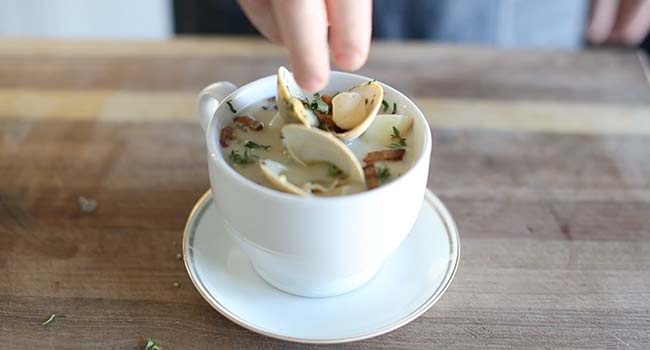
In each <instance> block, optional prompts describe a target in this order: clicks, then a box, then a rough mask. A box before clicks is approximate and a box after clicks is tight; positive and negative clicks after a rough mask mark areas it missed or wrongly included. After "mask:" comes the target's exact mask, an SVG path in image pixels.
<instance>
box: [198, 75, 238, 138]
mask: <svg viewBox="0 0 650 350" xmlns="http://www.w3.org/2000/svg"><path fill="white" fill-rule="evenodd" d="M235 90H237V86H235V84H233V83H231V82H229V81H219V82H216V83H212V84H210V85H208V86H207V87H206V88H205V89H203V91H201V93H200V94H199V99H198V105H199V120H200V121H201V127H202V128H203V131H207V130H208V124H210V120H212V117H214V112H216V111H217V108H218V107H219V104H220V103H221V101H222V100H223V99H224V98H225V97H226V96H228V95H230V94H231V93H232V92H233V91H235Z"/></svg>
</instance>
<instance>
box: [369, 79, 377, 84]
mask: <svg viewBox="0 0 650 350" xmlns="http://www.w3.org/2000/svg"><path fill="white" fill-rule="evenodd" d="M376 81H377V79H372V80H371V81H369V82H368V83H367V84H368V85H370V84H372V83H374V82H376Z"/></svg>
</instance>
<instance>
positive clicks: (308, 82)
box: [238, 0, 372, 92]
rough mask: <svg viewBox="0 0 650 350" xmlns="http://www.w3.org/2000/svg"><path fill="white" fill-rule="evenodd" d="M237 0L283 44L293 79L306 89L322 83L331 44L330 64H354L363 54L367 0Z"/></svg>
mask: <svg viewBox="0 0 650 350" xmlns="http://www.w3.org/2000/svg"><path fill="white" fill-rule="evenodd" d="M238 2H239V5H240V6H241V8H242V9H243V10H244V12H245V13H246V15H247V16H248V18H249V19H250V21H251V22H252V23H253V25H254V26H255V27H256V28H257V29H258V30H259V31H260V32H261V33H262V34H263V35H264V36H266V37H267V38H268V39H269V40H271V41H272V42H274V43H276V44H279V45H284V46H286V47H287V49H288V50H289V63H290V64H291V68H292V70H293V72H294V74H295V78H296V81H297V82H298V84H299V85H300V86H301V87H302V88H303V89H305V90H306V91H308V92H316V91H318V90H320V89H322V88H323V87H324V86H325V84H327V79H328V76H329V69H330V61H329V58H330V50H331V56H332V60H333V61H334V64H335V65H336V66H337V67H339V68H341V69H344V70H357V69H359V68H361V66H362V65H363V64H364V63H365V62H366V59H367V58H368V50H369V48H370V36H371V27H372V0H238ZM328 27H329V28H328ZM328 29H329V43H328Z"/></svg>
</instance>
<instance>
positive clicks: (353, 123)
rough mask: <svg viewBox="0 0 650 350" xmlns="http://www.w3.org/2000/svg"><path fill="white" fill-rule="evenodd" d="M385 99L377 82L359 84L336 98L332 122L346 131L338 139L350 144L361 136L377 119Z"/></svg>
mask: <svg viewBox="0 0 650 350" xmlns="http://www.w3.org/2000/svg"><path fill="white" fill-rule="evenodd" d="M383 98H384V89H383V88H382V87H381V85H380V84H379V83H377V82H376V81H369V82H367V83H363V84H359V85H357V86H355V87H353V88H352V89H350V91H347V92H341V93H339V94H337V95H336V96H334V98H333V99H332V120H333V121H334V124H336V126H338V127H339V128H341V129H343V130H345V131H344V132H341V133H336V134H335V135H336V137H338V138H339V139H341V140H343V142H349V141H352V140H354V139H356V138H357V137H359V136H361V134H363V133H364V132H365V131H366V129H368V127H369V126H370V124H372V122H373V120H374V119H375V116H376V115H377V112H379V107H381V101H382V100H383Z"/></svg>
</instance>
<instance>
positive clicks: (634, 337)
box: [0, 39, 650, 350]
mask: <svg viewBox="0 0 650 350" xmlns="http://www.w3.org/2000/svg"><path fill="white" fill-rule="evenodd" d="M644 62H647V58H646V57H645V56H643V55H641V54H637V53H634V52H617V51H589V52H583V53H569V52H564V53H548V52H533V51H496V50H492V49H481V48H461V47H445V46H434V45H423V44H415V43H414V44H405V45H400V44H381V45H376V46H375V47H374V50H373V53H372V56H371V59H370V62H369V63H368V65H367V66H366V67H365V68H364V69H363V70H362V73H363V74H366V75H369V76H372V77H376V78H377V79H379V80H381V81H385V82H387V83H388V84H390V85H393V86H395V87H397V88H399V89H401V90H402V91H403V92H405V93H406V94H408V95H410V96H413V97H414V98H415V99H416V102H417V103H419V104H420V106H421V107H422V108H423V110H424V111H425V113H426V114H427V116H428V118H429V121H430V123H431V125H432V128H433V134H434V147H433V159H432V164H431V172H430V176H429V188H430V189H432V190H433V191H434V192H435V193H437V194H438V195H439V196H440V197H441V199H442V200H443V201H444V202H445V203H446V204H447V206H448V207H449V209H450V210H451V212H452V214H453V215H454V216H455V218H456V220H457V223H458V225H459V228H460V231H461V242H462V254H461V264H460V268H459V271H458V274H457V275H456V278H455V280H454V282H453V284H452V286H451V287H450V288H449V290H448V291H447V293H446V294H445V295H444V296H443V297H442V299H441V300H440V301H439V302H438V303H437V304H436V305H435V306H434V307H433V308H432V309H431V310H429V311H428V312H427V313H426V314H424V315H423V316H422V317H420V318H419V319H417V320H415V321H414V322H412V323H411V324H409V325H407V326H405V327H403V328H401V329H399V330H396V331H394V332H391V333H389V334H386V335H383V336H380V337H377V338H374V339H370V340H366V341H361V342H356V343H350V344H344V345H341V346H328V347H327V348H330V349H331V348H345V349H433V348H445V349H484V348H490V349H500V348H508V347H513V348H524V347H525V348H527V349H560V348H566V349H568V348H571V349H576V348H580V349H599V348H603V349H604V348H608V349H614V348H620V349H627V348H631V349H648V348H650V85H649V84H648V80H647V76H648V74H649V73H648V70H647V64H646V65H645V67H646V68H645V70H644ZM284 63H285V56H284V53H283V52H282V51H280V50H279V49H277V48H274V47H272V46H270V45H268V44H265V43H262V42H259V41H252V40H217V39H211V40H198V39H181V40H175V41H171V42H167V43H149V42H145V43H141V42H60V41H36V40H29V41H23V40H8V39H3V40H0V348H1V349H141V348H144V344H145V341H146V338H148V337H151V338H153V339H154V340H155V341H156V342H158V343H159V344H160V345H161V346H163V348H164V349H166V350H169V349H215V348H224V349H226V348H233V349H253V348H257V349H311V348H320V347H318V346H305V345H300V344H292V343H285V342H282V341H278V340H274V339H270V338H266V337H263V336H260V335H257V334H255V333H252V332H250V331H248V330H245V329H243V328H241V327H239V326H237V325H235V324H234V323H232V322H230V321H228V320H227V319H226V318H224V317H222V316H221V315H220V314H219V313H218V312H217V311H215V310H213V309H212V308H211V307H210V306H209V305H208V304H207V303H206V302H205V301H204V300H203V299H202V298H201V297H200V295H199V294H198V293H197V291H196V290H195V289H194V287H193V286H192V284H191V282H190V281H189V279H188V277H187V274H186V272H185V268H184V266H183V263H182V261H180V260H179V259H177V254H178V253H180V251H181V246H180V242H181V235H182V230H183V227H184V224H185V220H186V217H187V215H188V213H189V210H190V208H191V207H192V205H193V204H194V202H195V200H196V199H197V198H198V197H199V196H200V195H201V194H202V193H203V192H204V191H205V190H206V189H207V188H208V177H207V167H206V154H205V150H204V141H203V136H202V132H201V130H200V127H199V126H198V123H197V121H196V120H195V115H194V99H195V95H196V94H197V92H198V91H199V90H200V89H201V88H202V87H203V86H204V85H207V84H208V83H210V82H212V81H216V80H230V81H232V82H234V83H236V84H242V83H244V82H247V81H250V80H253V79H255V78H257V77H260V76H263V75H268V74H272V73H273V72H274V71H275V70H276V68H277V66H278V65H280V64H284ZM79 197H85V198H88V199H90V200H96V201H97V208H96V210H95V211H90V212H86V211H82V210H81V209H80V204H79ZM52 313H56V314H58V315H64V316H65V318H60V319H57V320H55V322H53V323H51V324H50V325H49V326H47V327H44V326H42V322H43V321H44V320H45V319H47V318H48V317H49V315H50V314H52Z"/></svg>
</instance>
